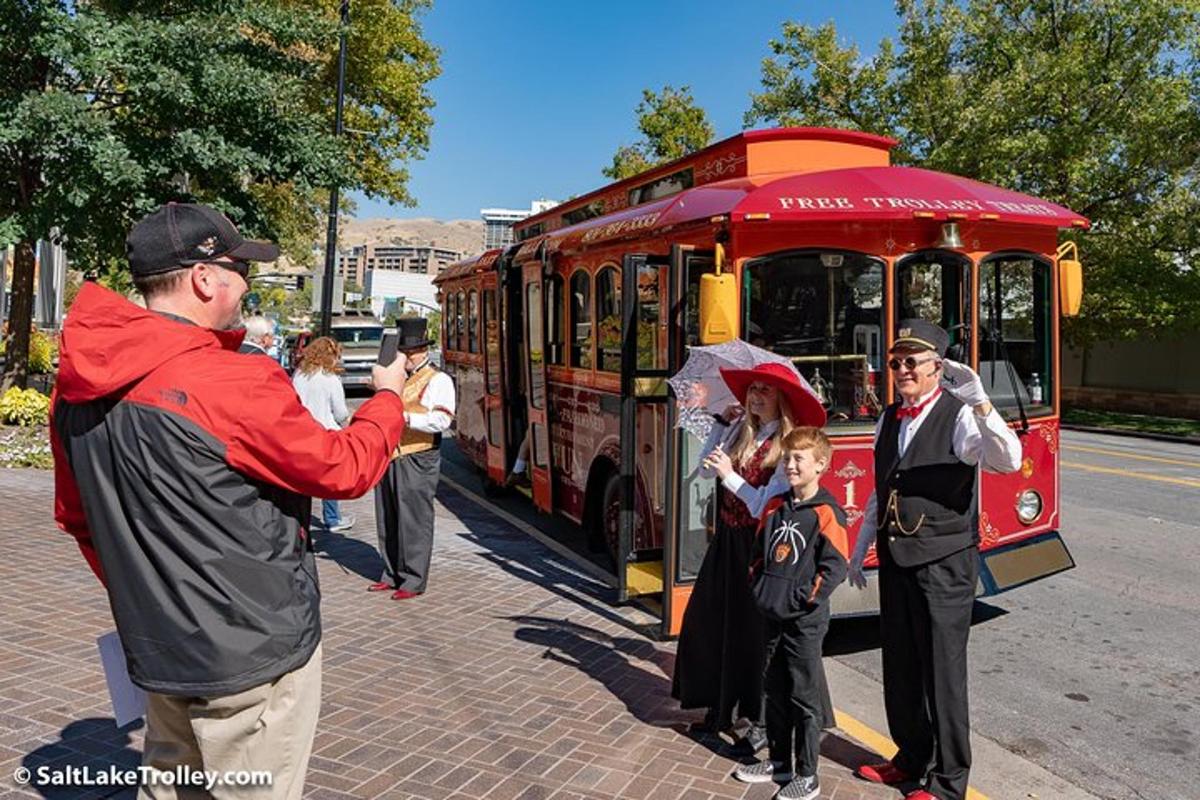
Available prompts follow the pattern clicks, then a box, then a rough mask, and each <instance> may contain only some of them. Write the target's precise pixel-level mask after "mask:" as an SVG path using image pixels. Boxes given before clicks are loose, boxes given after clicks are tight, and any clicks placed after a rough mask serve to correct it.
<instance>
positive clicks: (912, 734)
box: [879, 547, 979, 800]
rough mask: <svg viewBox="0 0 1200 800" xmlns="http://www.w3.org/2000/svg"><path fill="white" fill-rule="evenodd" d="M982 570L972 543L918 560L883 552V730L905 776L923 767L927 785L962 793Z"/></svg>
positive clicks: (949, 794) (950, 794)
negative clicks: (898, 560) (901, 561)
mask: <svg viewBox="0 0 1200 800" xmlns="http://www.w3.org/2000/svg"><path fill="white" fill-rule="evenodd" d="M978 575H979V554H978V551H977V549H976V548H975V547H968V548H967V549H966V550H962V551H959V552H957V553H953V554H951V555H948V556H946V557H945V558H941V559H938V560H937V561H933V562H930V563H928V564H921V565H919V566H916V567H900V566H897V565H896V564H894V563H891V561H890V559H886V558H885V559H883V563H882V564H881V565H880V569H879V621H880V626H881V629H882V631H881V634H882V644H883V699H884V705H885V707H886V708H887V719H888V729H889V730H890V732H891V735H892V739H893V740H895V742H896V744H897V745H898V746H899V748H900V751H899V752H898V753H897V754H896V757H895V758H894V759H893V760H894V762H895V764H896V766H898V767H900V769H902V770H904V771H905V772H907V773H908V774H910V775H913V776H917V777H921V776H924V775H926V774H927V773H928V780H927V782H926V784H925V788H926V790H927V791H929V792H930V793H931V794H933V795H936V796H937V797H938V798H939V799H940V800H960V799H961V798H963V797H964V796H965V795H966V792H967V774H968V772H969V771H970V769H971V727H970V710H969V707H968V703H967V639H968V637H969V635H970V632H971V608H972V606H973V605H974V602H975V583H976V580H977V578H978Z"/></svg>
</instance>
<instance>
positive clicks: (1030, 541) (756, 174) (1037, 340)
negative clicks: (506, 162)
mask: <svg viewBox="0 0 1200 800" xmlns="http://www.w3.org/2000/svg"><path fill="white" fill-rule="evenodd" d="M894 145H895V142H894V141H893V140H891V139H887V138H884V137H880V136H874V135H870V134H865V133H856V132H849V131H840V130H830V129H823V128H786V129H776V130H764V131H751V132H746V133H743V134H740V135H738V136H734V137H732V138H730V139H726V140H725V141H722V142H719V143H717V144H714V145H712V146H710V147H708V148H705V149H704V150H701V151H699V152H697V153H694V154H692V155H690V156H687V157H685V158H683V159H680V160H678V161H675V162H672V163H670V164H666V165H663V166H660V167H657V168H655V169H653V170H650V171H647V172H645V173H643V174H641V175H638V176H636V177H633V178H629V179H626V180H623V181H619V182H616V183H613V184H611V185H608V186H605V187H604V188H602V189H599V190H596V191H594V192H591V193H589V194H585V195H583V196H581V197H578V198H576V199H574V200H571V201H569V202H566V203H563V204H561V205H559V206H558V207H556V208H553V209H551V210H549V211H546V212H543V213H541V214H538V215H536V216H532V217H529V218H527V219H525V220H524V221H522V222H520V223H517V225H516V226H515V233H516V238H517V243H516V244H514V245H513V246H511V247H510V248H508V249H506V250H504V251H500V250H492V251H489V252H487V253H484V254H483V255H481V256H478V257H475V258H471V259H468V260H466V261H462V262H459V263H458V264H455V265H453V266H452V267H450V268H449V269H447V270H446V271H445V272H444V273H442V274H441V275H440V276H439V277H438V278H437V279H436V281H435V283H437V285H438V289H439V292H440V297H441V303H442V308H443V321H444V325H443V330H442V346H443V352H444V354H445V366H446V369H447V370H448V371H449V372H450V374H451V375H452V377H454V379H455V381H456V384H457V387H458V392H459V403H458V408H459V415H458V420H457V444H458V447H459V448H460V449H461V450H462V452H463V453H465V455H466V456H467V458H469V459H470V460H471V461H473V462H474V463H475V464H476V465H477V466H478V468H479V469H480V470H481V471H482V472H484V473H485V475H486V478H485V479H486V480H488V481H491V482H494V483H499V482H502V481H503V480H504V477H505V474H506V469H508V468H509V467H510V466H511V464H512V463H513V460H514V458H515V455H516V451H517V448H518V446H519V445H520V443H521V442H522V440H523V439H524V438H525V437H526V436H528V437H529V441H530V444H531V447H530V451H531V452H530V458H529V463H530V472H531V475H530V477H531V481H532V492H531V494H532V500H533V503H534V505H535V506H536V507H537V508H538V509H540V510H542V511H545V512H553V513H556V514H560V515H562V516H563V517H566V518H567V519H569V520H571V521H573V522H575V523H578V525H579V528H580V531H581V535H583V536H586V537H588V541H589V542H590V544H591V545H592V546H593V548H596V549H608V550H609V552H611V554H612V560H613V564H614V575H613V582H614V584H615V585H616V586H617V588H618V592H619V595H620V599H622V600H624V599H627V598H629V597H631V596H635V595H638V596H641V597H643V598H646V599H648V600H650V601H651V602H652V603H660V604H661V615H662V628H663V632H664V633H666V634H674V633H677V632H678V630H679V625H680V621H681V620H682V616H683V609H684V607H685V606H686V604H687V600H688V597H689V595H690V591H691V584H692V582H693V581H694V579H695V576H696V573H697V571H698V570H699V567H700V562H701V559H702V558H703V556H704V551H705V548H706V547H707V545H708V539H709V536H710V535H711V531H712V522H711V516H710V515H711V513H712V507H713V505H714V504H713V502H712V495H713V491H714V486H713V482H712V481H711V480H702V479H700V478H698V477H696V476H694V475H693V471H694V467H695V466H696V463H697V460H698V457H699V452H698V451H699V449H700V443H699V442H698V441H696V440H695V439H694V438H693V437H692V436H691V435H690V434H687V433H685V432H684V431H682V430H679V429H677V428H676V426H675V424H674V422H675V408H674V403H673V400H672V399H671V397H670V396H669V395H668V391H667V385H666V378H667V377H668V376H670V375H671V374H673V373H674V372H675V371H677V370H678V369H679V367H680V366H681V365H682V363H683V361H684V359H685V358H686V351H687V347H688V346H689V345H694V344H697V343H701V342H703V343H705V344H708V343H712V342H714V341H719V340H721V339H722V338H732V337H734V336H741V337H742V338H744V339H746V340H748V341H750V342H752V343H754V344H757V345H760V346H762V347H765V348H767V349H770V350H773V351H774V352H776V353H780V354H784V355H787V356H790V357H791V358H792V359H793V361H794V362H795V363H796V366H797V367H798V368H799V370H800V371H801V373H802V374H803V375H804V376H805V378H807V380H808V381H809V383H810V384H811V385H812V386H813V387H814V389H815V390H816V391H817V392H818V394H819V395H820V396H821V398H822V399H823V401H824V403H825V405H826V407H827V409H828V412H829V423H828V426H827V432H828V433H829V434H830V436H831V437H832V438H833V440H834V445H835V452H834V459H833V464H832V465H831V467H830V470H829V472H828V473H827V476H826V480H825V484H826V488H828V489H829V490H830V491H832V492H833V494H834V496H836V497H837V498H838V499H839V500H840V501H841V502H842V503H843V505H844V506H845V508H846V510H847V513H848V515H849V520H850V522H851V531H850V532H851V536H852V537H853V536H854V535H855V534H856V533H857V530H858V527H859V520H860V519H861V517H862V509H863V508H864V506H865V505H866V499H867V498H868V497H869V496H870V492H871V491H872V490H873V484H872V466H873V457H872V453H871V446H872V438H873V432H874V427H875V423H876V420H877V419H878V415H879V413H880V412H881V411H882V409H883V408H884V407H885V406H886V405H887V404H888V403H889V402H891V400H892V398H893V387H892V385H891V379H890V376H889V375H888V372H887V370H886V369H884V363H883V362H884V360H885V354H886V352H887V350H888V347H889V346H890V343H891V339H892V332H893V330H894V327H895V326H894V323H895V321H896V320H897V319H902V318H906V317H923V318H925V319H929V320H931V321H935V322H937V323H939V324H940V325H942V326H943V327H944V328H946V329H947V330H949V331H950V333H951V341H952V354H953V355H952V357H953V356H957V358H958V359H959V360H962V361H964V362H966V363H970V364H971V365H972V366H973V367H975V369H976V370H977V371H978V372H979V373H980V375H981V376H982V378H983V381H984V385H985V386H986V387H987V388H988V391H989V394H990V395H991V397H992V400H993V403H994V405H995V406H996V407H997V408H998V409H1000V411H1001V413H1003V414H1004V415H1005V417H1006V418H1007V419H1009V420H1010V422H1011V424H1012V425H1014V426H1015V427H1016V428H1017V430H1018V432H1019V433H1020V434H1021V440H1022V445H1023V449H1024V456H1023V464H1022V468H1021V470H1020V471H1019V472H1017V473H1015V474H1012V475H990V474H983V475H982V477H981V482H982V485H981V487H980V493H979V497H980V504H979V534H980V559H981V562H982V563H981V571H980V574H981V579H980V593H981V594H995V593H998V592H1002V591H1006V590H1008V589H1011V588H1013V587H1016V586H1019V585H1021V584H1024V583H1027V582H1029V581H1033V580H1037V579H1039V578H1042V577H1045V576H1048V575H1051V574H1054V573H1056V572H1060V571H1062V570H1065V569H1069V568H1071V567H1072V566H1073V565H1074V564H1073V561H1072V559H1071V556H1070V554H1069V553H1068V551H1067V549H1066V547H1065V545H1064V544H1063V542H1062V539H1061V538H1060V536H1059V533H1058V528H1059V525H1060V519H1059V479H1058V475H1059V472H1058V446H1059V427H1058V414H1059V320H1060V318H1061V316H1063V315H1069V314H1073V313H1076V312H1077V310H1078V305H1079V300H1080V293H1081V277H1080V272H1081V270H1080V265H1079V262H1078V261H1077V260H1075V259H1067V258H1066V257H1065V254H1066V253H1067V252H1069V251H1070V250H1071V248H1072V247H1073V245H1071V244H1070V243H1069V242H1068V243H1065V244H1064V245H1063V246H1062V247H1061V248H1060V247H1059V241H1058V240H1059V231H1060V230H1062V229H1067V230H1070V229H1083V228H1087V226H1088V222H1087V220H1085V219H1083V218H1081V217H1080V216H1079V215H1077V214H1075V213H1074V212H1072V211H1070V210H1068V209H1066V208H1063V207H1061V206H1057V205H1054V204H1051V203H1048V202H1045V201H1042V200H1039V199H1037V198H1034V197H1030V196H1027V195H1022V194H1018V193H1016V192H1011V191H1007V190H1005V189H1001V188H998V187H995V186H989V185H987V184H983V183H979V182H977V181H972V180H967V179H965V178H961V177H957V176H954V175H948V174H944V173H938V172H932V171H928V170H922V169H916V168H908V167H895V166H891V165H890V163H889V151H890V149H891V148H892V147H893V146H894ZM716 273H721V275H720V276H716ZM702 287H705V288H703V289H702ZM708 287H717V288H715V289H712V290H711V291H710V289H709V288H708ZM702 298H703V300H702ZM874 563H875V562H874V561H873V554H872V555H871V557H870V558H869V559H868V562H867V566H868V567H871V566H874ZM868 572H869V575H868V580H869V581H870V583H869V585H868V589H867V590H866V591H860V590H856V589H853V588H850V587H842V588H840V589H839V590H838V591H837V592H836V593H835V594H834V598H833V608H834V612H835V613H838V614H843V615H845V614H856V613H871V612H873V611H875V610H877V607H878V594H877V586H876V584H875V582H874V575H873V570H869V571H868Z"/></svg>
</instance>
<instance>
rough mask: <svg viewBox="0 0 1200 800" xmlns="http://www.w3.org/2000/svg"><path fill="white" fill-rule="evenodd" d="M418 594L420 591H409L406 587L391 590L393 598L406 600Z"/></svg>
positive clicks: (419, 594) (418, 595)
mask: <svg viewBox="0 0 1200 800" xmlns="http://www.w3.org/2000/svg"><path fill="white" fill-rule="evenodd" d="M389 588H390V587H389ZM420 596H421V592H410V591H409V590H408V589H397V590H396V591H394V592H392V599H393V600H408V599H410V598H413V597H420Z"/></svg>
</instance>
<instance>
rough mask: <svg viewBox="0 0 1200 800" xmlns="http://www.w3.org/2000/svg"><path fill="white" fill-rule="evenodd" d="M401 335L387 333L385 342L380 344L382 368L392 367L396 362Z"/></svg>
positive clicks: (384, 338) (384, 335)
mask: <svg viewBox="0 0 1200 800" xmlns="http://www.w3.org/2000/svg"><path fill="white" fill-rule="evenodd" d="M399 345H400V333H399V332H393V333H385V334H383V341H381V342H380V343H379V365H380V366H381V367H386V366H390V365H391V363H392V362H393V361H395V360H396V353H398V352H399V351H400V347H399Z"/></svg>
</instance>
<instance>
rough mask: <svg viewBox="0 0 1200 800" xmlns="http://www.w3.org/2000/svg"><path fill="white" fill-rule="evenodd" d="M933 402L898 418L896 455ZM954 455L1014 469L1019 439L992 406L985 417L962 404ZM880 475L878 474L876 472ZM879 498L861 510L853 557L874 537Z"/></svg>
mask: <svg viewBox="0 0 1200 800" xmlns="http://www.w3.org/2000/svg"><path fill="white" fill-rule="evenodd" d="M937 391H938V390H937V389H934V390H933V391H932V392H930V393H929V394H926V395H924V396H922V397H920V398H919V399H918V400H917V402H915V403H905V405H906V406H914V405H920V404H921V403H923V402H925V401H926V400H928V399H929V398H930V397H933V395H934V393H935V392H937ZM935 405H937V404H936V403H929V404H928V405H927V406H925V407H924V408H922V409H921V411H920V412H919V413H918V414H917V416H915V417H904V418H903V419H901V420H900V426H899V427H900V430H899V432H898V434H897V436H898V442H897V444H898V445H899V455H900V456H901V457H903V456H904V453H905V451H906V450H908V446H909V444H911V443H912V440H913V437H914V436H916V435H917V431H919V430H920V429H921V425H922V424H924V422H925V420H926V419H928V418H929V412H930V411H932V410H933V407H934V406H935ZM883 420H884V418H883V417H880V418H879V422H878V423H876V425H875V444H876V445H878V444H879V433H880V431H881V430H882V429H883ZM953 441H954V455H956V456H958V459H959V461H962V462H963V463H964V464H969V465H970V466H980V467H982V468H983V469H985V470H987V471H988V472H998V473H1006V472H1016V471H1017V470H1018V469H1020V468H1021V440H1020V439H1018V438H1017V434H1016V433H1015V432H1014V431H1013V429H1012V428H1010V427H1008V423H1006V422H1005V421H1004V418H1003V417H1001V416H1000V412H999V411H997V410H996V409H995V408H992V410H991V411H989V412H988V414H987V416H986V417H981V416H979V415H978V414H976V413H975V409H974V408H972V407H971V406H968V405H965V404H964V405H963V407H962V408H960V409H959V411H958V416H957V417H955V419H954V438H953ZM875 479H876V480H879V479H880V476H879V475H876V476H875ZM878 508H879V505H878V501H877V500H876V494H875V492H871V496H870V497H869V498H868V499H867V507H866V508H865V509H864V510H863V520H862V527H861V528H859V530H858V541H857V543H856V544H855V546H854V555H855V557H860V556H861V555H862V554H865V553H866V552H867V548H868V547H869V546H870V545H871V544H872V543H873V542H874V541H875V535H876V530H875V517H876V514H877V512H878Z"/></svg>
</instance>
